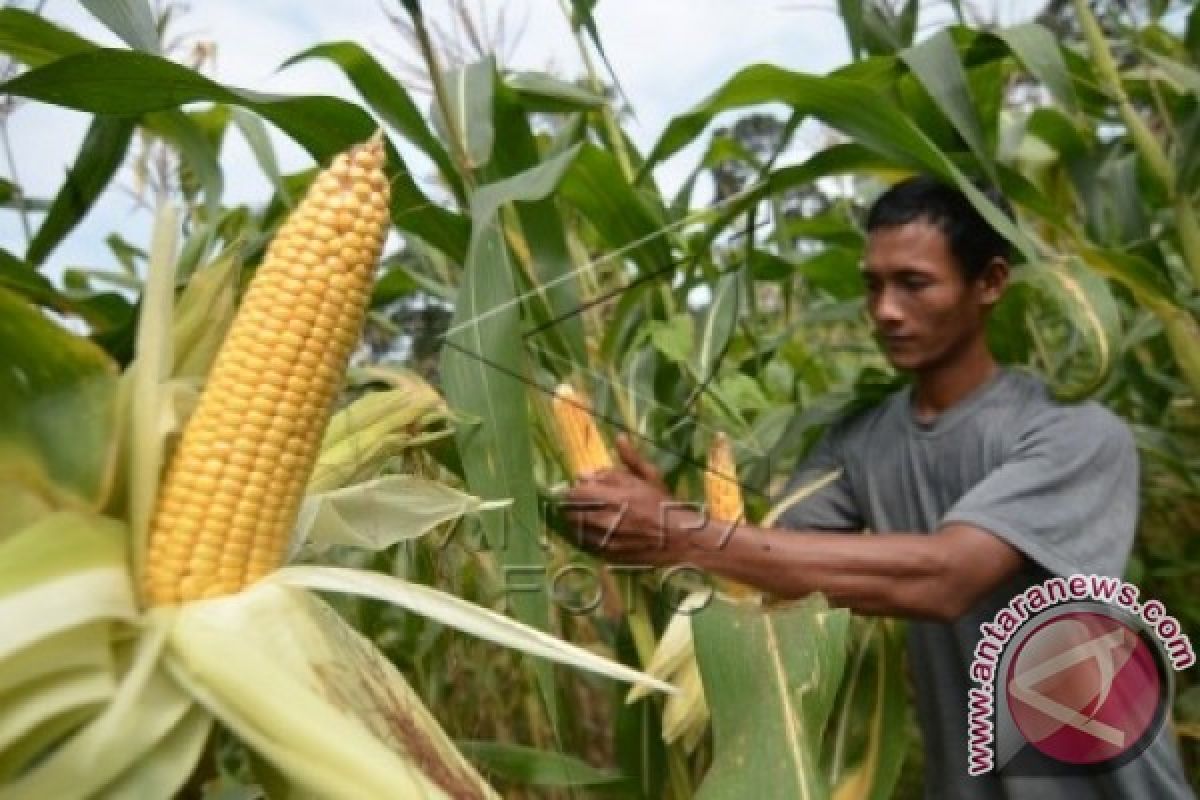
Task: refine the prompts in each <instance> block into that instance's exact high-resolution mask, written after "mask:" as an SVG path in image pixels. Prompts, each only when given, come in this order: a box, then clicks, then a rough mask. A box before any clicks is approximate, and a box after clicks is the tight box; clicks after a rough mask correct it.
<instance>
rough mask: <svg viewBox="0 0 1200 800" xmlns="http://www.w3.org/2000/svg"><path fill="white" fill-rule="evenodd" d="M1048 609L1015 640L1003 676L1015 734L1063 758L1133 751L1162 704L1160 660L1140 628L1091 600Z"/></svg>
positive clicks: (1114, 757) (1150, 730) (1091, 760)
mask: <svg viewBox="0 0 1200 800" xmlns="http://www.w3.org/2000/svg"><path fill="white" fill-rule="evenodd" d="M1088 605H1090V606H1091V609H1090V610H1086V611H1081V610H1065V609H1054V610H1052V611H1050V612H1047V613H1046V614H1045V615H1043V616H1044V617H1045V619H1044V620H1043V619H1039V620H1038V624H1037V627H1036V628H1034V629H1033V630H1032V631H1031V632H1030V634H1029V636H1028V637H1026V638H1025V640H1024V641H1022V642H1021V643H1020V645H1019V646H1018V647H1017V648H1016V650H1015V653H1014V655H1013V658H1012V659H1011V660H1010V662H1009V667H1008V673H1007V675H1006V676H1005V685H1004V690H1005V692H1006V693H1007V695H1008V709H1009V713H1010V714H1011V715H1012V719H1013V722H1014V724H1015V725H1016V727H1017V729H1018V730H1019V731H1020V732H1021V735H1022V736H1023V737H1024V738H1025V740H1026V741H1027V742H1029V744H1031V745H1032V746H1033V747H1035V748H1037V749H1038V750H1039V751H1040V752H1041V753H1043V754H1044V755H1047V756H1049V757H1050V758H1053V759H1055V760H1057V761H1061V762H1063V763H1066V764H1086V765H1093V766H1097V767H1100V766H1105V765H1107V764H1108V763H1109V762H1112V763H1113V765H1114V766H1115V765H1117V764H1118V763H1123V762H1124V761H1126V760H1128V758H1129V757H1132V756H1136V755H1137V754H1138V753H1140V752H1141V751H1142V750H1144V749H1145V748H1146V747H1147V746H1148V745H1149V744H1150V742H1151V741H1152V740H1153V737H1154V734H1155V733H1157V731H1158V726H1159V724H1161V722H1162V719H1163V716H1164V715H1165V713H1166V709H1167V692H1166V689H1167V682H1166V680H1165V675H1164V674H1163V673H1164V671H1165V668H1164V664H1163V660H1162V659H1161V658H1159V656H1158V653H1157V648H1156V646H1155V644H1154V643H1153V642H1151V641H1149V639H1148V635H1147V634H1146V633H1145V631H1140V630H1135V629H1134V628H1133V627H1131V626H1130V625H1129V624H1127V623H1126V622H1124V621H1122V620H1120V619H1118V618H1117V617H1116V615H1115V613H1114V612H1113V609H1111V608H1108V607H1105V606H1103V605H1101V604H1099V603H1091V604H1088Z"/></svg>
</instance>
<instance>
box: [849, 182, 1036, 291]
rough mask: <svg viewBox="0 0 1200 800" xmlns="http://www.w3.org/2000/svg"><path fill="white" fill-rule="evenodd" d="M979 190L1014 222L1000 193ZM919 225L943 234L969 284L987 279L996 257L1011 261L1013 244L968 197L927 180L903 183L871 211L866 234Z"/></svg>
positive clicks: (939, 183) (891, 189) (873, 206)
mask: <svg viewBox="0 0 1200 800" xmlns="http://www.w3.org/2000/svg"><path fill="white" fill-rule="evenodd" d="M979 189H980V191H981V192H983V193H984V194H985V195H986V196H987V198H988V199H989V200H991V201H992V202H993V203H994V204H995V205H996V206H997V207H998V208H999V209H1000V210H1001V211H1003V212H1004V213H1005V215H1007V216H1008V218H1009V219H1012V218H1013V212H1012V206H1010V205H1009V203H1008V200H1006V199H1005V198H1004V196H1003V195H1002V194H1000V192H999V191H998V190H997V189H995V188H994V187H990V186H979ZM917 221H924V222H928V223H929V224H930V225H933V226H934V227H936V228H937V229H938V230H940V231H941V232H942V234H943V235H944V236H945V237H946V242H947V244H949V246H950V252H951V253H952V254H953V255H954V258H955V260H956V261H957V262H958V265H959V267H960V268H961V269H962V271H963V275H964V276H965V277H966V279H967V281H968V282H970V281H973V280H975V279H976V278H978V277H979V276H980V275H982V274H983V271H984V269H985V268H986V267H987V265H988V264H989V263H991V261H992V259H993V258H997V257H998V258H1003V259H1004V260H1006V261H1011V260H1012V245H1011V244H1009V241H1008V240H1007V239H1005V238H1004V237H1003V236H1002V235H1000V233H998V232H997V231H996V229H995V228H993V227H992V226H991V225H990V224H989V223H988V221H987V220H986V219H984V218H983V215H982V214H980V213H979V212H978V211H976V210H975V206H973V205H971V201H970V200H968V199H967V196H966V195H965V194H963V193H962V192H960V191H959V190H958V189H956V188H954V187H953V186H950V185H948V184H945V183H942V182H941V181H939V180H937V179H936V178H931V177H929V176H928V175H918V176H917V177H915V178H908V179H907V180H903V181H901V182H900V183H897V184H896V185H895V186H893V187H892V188H890V189H888V190H887V191H886V192H884V193H883V194H882V195H880V196H879V199H878V200H876V201H875V203H874V205H872V206H871V210H870V211H869V212H867V233H870V232H872V231H874V230H876V229H878V228H892V227H896V226H898V225H907V224H908V223H910V222H917Z"/></svg>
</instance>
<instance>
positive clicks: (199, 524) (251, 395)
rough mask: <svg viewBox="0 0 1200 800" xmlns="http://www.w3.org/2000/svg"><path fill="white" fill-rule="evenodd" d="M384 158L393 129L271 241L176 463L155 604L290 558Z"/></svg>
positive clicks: (360, 301) (356, 304)
mask: <svg viewBox="0 0 1200 800" xmlns="http://www.w3.org/2000/svg"><path fill="white" fill-rule="evenodd" d="M385 159H386V154H385V151H384V148H383V142H382V136H381V135H376V136H375V137H373V138H372V139H371V140H370V141H369V142H366V143H364V144H362V145H359V146H357V147H355V148H353V149H352V150H350V151H348V152H346V153H343V154H341V155H339V156H337V158H335V159H334V162H333V165H332V166H331V167H330V168H329V169H327V170H325V171H324V172H322V173H321V174H320V175H319V176H318V177H317V179H316V180H315V181H314V182H313V184H312V186H311V187H310V189H309V191H308V194H307V195H306V196H305V198H304V200H303V201H302V202H301V203H300V205H299V206H298V207H297V208H296V210H295V211H294V212H293V213H292V214H291V215H290V216H289V217H288V219H287V221H286V222H285V223H284V224H283V226H282V227H281V228H280V229H279V232H278V234H277V235H276V236H275V238H274V240H273V241H272V242H271V245H270V247H269V248H268V250H267V254H266V257H265V259H264V260H263V263H262V265H261V266H260V267H259V269H258V274H257V275H256V276H255V278H254V280H253V282H252V284H251V286H250V288H249V289H248V290H247V292H246V295H245V298H244V299H243V302H242V304H241V307H240V308H239V309H238V313H237V316H236V317H235V319H234V322H233V324H232V326H231V328H230V331H229V335H228V336H227V337H226V339H225V341H224V343H223V344H222V346H221V349H220V351H219V352H218V354H217V356H216V359H215V361H214V363H213V368H212V371H211V373H210V375H209V379H208V384H207V387H206V389H205V391H204V392H203V394H202V395H201V397H200V401H199V404H198V406H197V409H196V412H195V414H194V415H193V416H192V418H191V420H190V421H189V422H188V424H187V426H186V427H185V429H184V432H183V437H182V440H181V442H180V444H179V447H178V448H177V450H176V454H175V456H174V458H173V459H172V461H171V464H170V466H169V467H168V469H167V474H166V477H165V479H164V482H163V488H162V491H161V493H160V494H159V502H158V506H157V508H156V509H155V512H154V515H153V518H152V521H151V525H150V538H149V550H148V556H147V560H146V568H145V574H144V577H143V586H142V589H143V593H144V597H145V600H146V601H147V603H148V604H149V605H152V606H154V605H163V604H172V603H180V602H184V601H189V600H195V599H200V598H205V597H216V596H220V595H225V594H230V593H233V592H237V591H239V590H241V589H242V588H244V587H245V586H247V585H249V584H251V583H253V582H254V581H256V580H258V579H259V578H261V577H263V576H265V575H267V574H268V573H270V572H271V571H273V570H274V569H276V568H277V567H278V566H280V564H281V563H282V561H283V558H284V555H285V553H286V551H287V547H288V541H289V536H290V531H291V528H292V525H293V523H294V521H295V518H296V514H297V511H298V508H299V505H300V500H301V498H302V496H303V493H304V488H305V484H306V483H307V482H308V477H309V473H310V472H311V471H312V467H313V463H314V460H315V459H316V457H317V453H318V448H319V445H320V443H321V437H322V434H323V432H324V430H325V426H326V424H327V422H328V420H329V416H330V413H331V410H332V404H333V401H334V399H335V397H336V393H337V391H338V388H339V387H340V385H341V381H342V378H343V374H344V372H345V369H346V364H347V362H348V360H349V358H350V354H351V352H352V349H353V347H354V346H355V344H356V343H357V341H358V337H359V332H360V329H361V327H362V324H363V319H364V314H365V311H366V306H367V301H368V298H369V296H370V289H371V282H372V279H373V277H374V270H375V264H376V260H377V259H378V256H379V251H380V249H381V247H382V245H383V240H384V238H385V236H386V235H387V228H388V195H389V191H388V180H387V177H386V175H385V174H384V171H383V166H384V162H385Z"/></svg>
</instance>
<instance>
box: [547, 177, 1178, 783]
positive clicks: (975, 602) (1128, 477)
mask: <svg viewBox="0 0 1200 800" xmlns="http://www.w3.org/2000/svg"><path fill="white" fill-rule="evenodd" d="M993 200H994V201H995V202H997V203H998V204H999V205H1001V206H1002V207H1004V208H1006V209H1007V204H1005V203H1004V201H1003V200H1002V199H1001V198H998V197H993ZM867 232H868V240H867V247H866V253H865V258H864V270H863V274H864V278H865V282H866V290H867V295H866V302H867V309H868V311H869V313H870V317H871V320H872V322H873V324H874V327H875V332H876V334H877V336H878V339H879V341H880V344H881V346H882V348H883V350H884V353H885V354H886V356H887V358H888V360H889V361H890V362H891V364H892V365H893V366H894V367H895V368H896V369H898V370H902V371H905V372H908V373H911V375H912V378H913V380H912V383H911V385H910V386H908V387H906V388H905V389H902V390H900V391H898V392H896V393H894V394H893V395H891V396H890V397H889V398H888V399H886V400H885V401H884V402H882V403H881V404H879V405H878V406H876V407H875V408H872V409H870V410H868V411H865V412H861V413H859V414H856V415H853V416H851V417H848V418H844V419H841V420H839V421H838V423H836V424H835V425H833V426H831V428H830V429H829V430H828V431H827V432H826V434H825V436H824V437H823V438H822V439H821V440H820V441H819V442H818V444H817V446H816V447H815V449H814V451H813V452H812V453H811V454H810V455H809V456H808V458H807V459H806V460H805V462H804V463H803V464H802V465H801V466H800V467H799V468H798V469H797V470H796V471H795V473H794V475H793V476H792V479H791V480H790V481H789V482H788V485H787V487H786V488H785V489H784V490H783V492H782V493H781V497H787V496H788V495H789V494H790V493H791V492H792V491H793V490H794V489H796V488H798V487H801V486H804V485H807V484H808V483H810V482H811V481H812V480H813V479H814V478H816V477H817V476H820V475H822V474H828V473H829V472H830V471H831V470H838V471H839V475H838V477H837V478H836V479H835V480H833V482H832V483H829V484H828V485H826V486H825V487H824V488H823V489H821V490H820V491H818V492H816V493H815V494H813V495H812V496H810V497H808V498H807V499H805V500H804V501H802V502H800V503H798V504H797V505H795V506H793V507H792V508H791V509H789V510H788V511H787V512H786V513H785V514H784V515H783V516H782V517H781V519H780V522H779V523H778V525H779V526H780V527H781V528H788V529H792V530H791V531H788V530H780V529H779V528H773V529H761V528H756V527H754V526H750V525H739V526H737V527H736V528H735V529H733V531H732V532H730V530H729V528H728V526H727V525H724V524H722V523H719V522H708V521H706V519H705V518H704V517H703V515H702V514H700V513H699V512H680V511H678V510H677V508H675V509H673V510H672V511H671V513H669V514H664V512H663V511H662V509H663V507H664V506H663V504H664V503H668V504H669V503H672V498H671V497H670V495H669V494H668V492H667V491H666V488H665V486H664V484H663V482H662V480H661V478H660V476H659V475H658V473H657V472H656V470H655V468H654V467H653V466H652V465H651V464H649V462H647V461H646V460H645V459H644V458H642V457H641V456H640V455H639V454H638V453H637V452H635V451H634V449H633V448H632V446H631V445H630V442H629V440H628V439H627V438H626V437H620V438H619V441H618V450H619V451H620V453H621V457H622V460H623V461H624V462H625V465H626V466H627V467H628V470H627V471H626V470H604V471H601V472H599V473H596V474H594V475H592V476H586V477H584V478H583V479H581V480H580V481H579V482H577V484H576V485H575V486H574V487H573V488H572V489H571V491H570V492H569V493H568V497H567V499H568V502H569V503H570V504H571V505H576V504H578V506H577V510H574V511H569V512H568V518H569V519H570V520H572V521H573V522H574V523H576V524H578V525H579V526H580V531H581V534H582V537H583V541H584V543H585V546H587V547H588V548H589V549H592V550H593V551H595V552H597V553H599V554H601V555H602V556H603V557H605V558H608V559H609V560H613V561H624V562H631V563H640V564H653V565H659V566H663V565H669V564H676V563H681V562H688V563H691V564H694V565H696V566H697V567H700V568H701V569H705V570H708V571H710V572H712V573H715V574H718V575H722V576H725V577H728V578H731V579H734V580H736V581H740V582H742V583H746V584H750V585H752V586H755V587H758V588H759V589H761V590H763V591H765V592H768V593H770V594H773V595H776V596H780V597H784V598H788V597H799V596H802V595H805V594H808V593H810V592H816V591H819V592H823V593H824V594H825V595H826V596H827V597H828V598H829V600H830V601H831V602H832V603H835V604H837V605H841V606H846V607H849V608H850V609H852V610H853V611H855V612H857V613H861V614H876V615H889V616H897V617H905V618H908V619H909V625H908V636H909V639H908V653H909V662H910V667H911V673H912V676H913V680H914V682H915V689H916V707H917V715H918V720H919V722H920V724H921V728H922V732H923V738H924V742H925V748H926V762H925V768H926V778H925V780H926V787H927V788H926V796H927V797H930V798H1022V800H1024V798H1070V800H1090V798H1101V797H1104V798H1112V797H1129V798H1135V797H1137V798H1141V797H1155V798H1185V797H1192V796H1193V795H1192V793H1191V791H1190V790H1189V789H1188V788H1187V783H1186V780H1185V778H1184V776H1183V771H1182V768H1181V766H1180V762H1179V758H1178V755H1177V753H1176V752H1175V749H1174V745H1173V743H1172V740H1171V738H1170V735H1169V733H1168V732H1167V731H1166V730H1165V729H1164V731H1163V732H1161V733H1160V734H1159V736H1158V738H1157V739H1156V740H1155V742H1154V743H1153V745H1152V746H1151V747H1150V748H1148V749H1147V750H1146V751H1145V752H1144V753H1143V754H1142V755H1141V756H1139V757H1137V758H1135V759H1133V760H1132V761H1130V762H1129V763H1128V764H1126V765H1124V766H1122V767H1120V768H1118V769H1116V770H1113V771H1111V772H1109V773H1107V774H1098V775H1067V774H1064V773H1065V770H1062V769H1058V770H1055V769H1053V764H1052V765H1051V767H1052V768H1051V772H1052V773H1055V774H1054V775H1053V776H1052V777H1031V776H1028V775H1026V776H1021V775H1009V774H1003V773H1002V774H996V773H994V772H993V773H989V774H986V775H983V776H979V777H971V776H969V775H968V773H967V764H968V757H967V707H968V703H967V698H968V689H969V686H970V678H969V675H968V669H969V667H970V664H971V661H972V657H973V651H974V648H975V644H976V643H977V641H978V640H979V635H980V634H979V626H980V624H981V623H982V622H988V621H991V620H992V618H993V616H994V615H995V614H996V612H997V611H998V610H999V609H1001V608H1002V607H1004V606H1005V605H1006V604H1007V603H1008V602H1009V600H1010V599H1012V598H1013V597H1014V596H1015V595H1017V594H1018V593H1020V592H1021V591H1023V590H1024V589H1025V588H1027V587H1029V586H1031V585H1033V584H1035V583H1040V582H1042V581H1043V580H1045V579H1047V578H1048V577H1050V576H1051V575H1062V576H1070V575H1073V574H1079V573H1082V574H1085V575H1086V574H1092V573H1095V574H1103V575H1112V576H1117V577H1119V576H1121V574H1122V572H1123V570H1124V567H1125V563H1126V559H1127V558H1128V555H1129V551H1130V548H1131V545H1132V541H1133V535H1134V529H1135V525H1136V519H1137V507H1138V459H1137V451H1136V448H1135V446H1134V441H1133V437H1132V436H1131V434H1130V431H1129V429H1128V428H1127V426H1126V425H1125V424H1124V423H1123V422H1122V421H1121V420H1120V419H1118V418H1117V417H1116V416H1114V415H1113V414H1111V413H1110V412H1108V411H1107V410H1105V409H1104V408H1103V407H1101V406H1100V405H1098V404H1096V403H1084V404H1080V405H1074V406H1068V405H1060V404H1058V403H1056V402H1054V400H1053V399H1052V398H1051V397H1050V396H1049V394H1048V393H1047V391H1046V387H1045V386H1044V384H1043V383H1042V382H1041V381H1040V380H1039V379H1037V378H1036V377H1034V376H1032V375H1030V374H1027V373H1024V372H1020V371H1016V370H1012V369H1007V368H1001V367H999V366H998V365H997V363H996V361H995V359H994V358H993V357H992V354H991V352H990V351H989V349H988V346H987V341H986V338H985V327H986V321H987V317H988V314H989V312H990V311H991V309H992V308H993V307H994V306H995V304H996V303H997V301H999V299H1000V297H1001V295H1002V293H1003V291H1004V289H1005V286H1006V283H1007V280H1008V277H1009V260H1010V255H1009V252H1010V248H1009V245H1008V243H1007V241H1006V240H1005V239H1003V237H1001V236H1000V235H999V234H998V233H997V232H995V231H994V230H993V229H992V228H991V227H990V226H989V225H988V223H987V222H986V221H985V220H984V219H983V217H982V216H981V215H980V214H979V213H978V212H977V211H976V210H975V209H974V208H973V207H972V206H971V204H970V203H969V201H967V199H966V198H965V196H963V195H962V194H961V193H960V192H958V191H957V190H955V189H953V188H951V187H948V186H946V185H944V184H942V183H939V182H937V181H935V180H933V179H930V178H926V177H918V178H913V179H910V180H907V181H905V182H903V183H901V184H898V185H897V186H895V187H893V188H892V189H890V190H889V191H887V192H886V193H884V194H883V195H882V196H881V197H880V198H879V200H878V201H877V202H876V204H875V205H874V206H873V208H872V209H871V211H870V213H869V215H868V218H867ZM589 503H591V504H598V503H599V504H604V506H605V509H603V510H578V509H581V508H583V507H585V506H586V505H587V504H589ZM569 507H570V506H568V508H569ZM864 528H867V529H870V530H872V531H875V533H874V534H871V535H863V534H861V533H859V532H860V531H862V530H863V529H864ZM795 531H802V532H804V534H805V535H796V534H795Z"/></svg>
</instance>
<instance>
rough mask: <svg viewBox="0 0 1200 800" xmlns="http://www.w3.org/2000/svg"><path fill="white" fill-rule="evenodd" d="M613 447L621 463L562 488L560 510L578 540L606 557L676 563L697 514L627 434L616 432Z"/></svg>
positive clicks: (698, 521)
mask: <svg viewBox="0 0 1200 800" xmlns="http://www.w3.org/2000/svg"><path fill="white" fill-rule="evenodd" d="M617 452H618V453H619V454H620V456H621V461H622V462H623V463H624V468H622V467H613V468H611V469H605V470H599V471H597V472H594V473H592V474H591V475H585V476H582V477H581V478H580V479H579V480H578V481H576V483H575V485H574V486H572V487H571V488H570V489H569V490H568V491H567V494H566V498H565V500H564V504H563V511H564V512H565V515H566V517H567V519H568V520H569V521H570V523H571V525H572V527H573V529H574V530H575V531H576V532H577V533H578V536H579V539H578V542H579V545H580V546H581V547H582V548H584V549H585V550H589V551H591V552H594V553H596V554H597V555H599V556H601V557H603V558H605V559H608V560H609V561H617V562H622V563H631V564H647V565H653V566H667V565H670V564H675V563H678V562H679V561H681V560H683V558H684V554H685V553H686V552H687V550H688V548H689V542H688V535H687V531H688V530H689V529H690V528H693V527H696V526H698V525H699V524H701V523H702V522H703V515H702V514H699V513H698V512H696V511H692V510H691V509H690V506H689V505H688V504H685V503H680V502H678V501H677V500H675V498H674V497H672V496H671V493H670V491H668V489H667V486H666V483H665V482H664V481H663V479H662V475H661V474H660V473H659V471H658V470H657V469H656V468H655V467H654V465H653V464H651V463H650V462H649V461H647V460H646V459H644V458H643V457H642V456H641V454H639V453H638V452H637V450H636V449H635V448H634V446H633V443H632V442H631V441H630V439H629V437H628V436H627V435H625V434H621V435H620V436H618V437H617Z"/></svg>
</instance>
